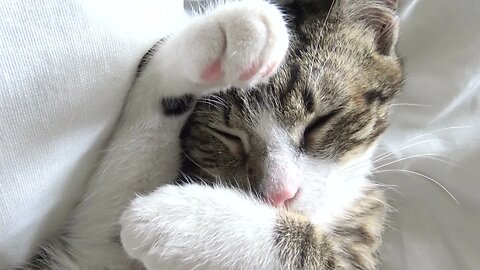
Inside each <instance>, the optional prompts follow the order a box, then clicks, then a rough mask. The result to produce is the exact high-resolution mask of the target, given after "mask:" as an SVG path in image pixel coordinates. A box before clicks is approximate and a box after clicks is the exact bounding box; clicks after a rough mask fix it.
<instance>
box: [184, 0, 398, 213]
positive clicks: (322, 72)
mask: <svg viewBox="0 0 480 270" xmlns="http://www.w3.org/2000/svg"><path fill="white" fill-rule="evenodd" d="M337 8H338V7H337ZM291 9H292V10H293V12H294V13H295V14H296V15H298V14H301V15H302V16H304V17H302V18H300V16H297V19H296V20H294V21H293V23H292V28H294V31H295V32H296V36H295V37H294V38H293V40H292V48H291V50H290V54H289V56H288V58H287V59H286V61H285V64H284V65H283V66H282V67H281V69H280V70H279V71H278V73H277V74H276V75H275V76H274V77H273V78H271V79H270V81H269V83H268V84H265V85H260V86H258V87H256V89H255V90H253V91H241V90H231V91H229V92H227V93H224V94H218V95H215V96H211V97H208V98H206V99H205V100H203V101H201V102H199V103H198V104H197V106H196V108H195V110H194V112H193V114H192V115H191V117H190V119H189V121H188V123H187V125H186V127H185V128H184V131H183V133H182V143H183V149H184V153H185V156H186V158H185V162H184V164H185V165H184V167H183V172H185V173H187V174H189V175H192V176H199V177H201V178H203V179H204V180H205V181H207V182H209V181H211V182H224V183H225V182H226V183H228V184H232V185H234V186H237V187H240V188H242V189H245V190H247V191H253V192H254V193H256V194H258V195H260V196H262V197H264V198H265V199H267V200H269V201H270V202H272V203H273V204H274V205H284V204H285V205H286V206H287V207H294V208H301V209H302V210H303V211H307V212H313V211H314V210H315V209H309V208H312V207H314V206H313V204H311V203H309V202H311V201H315V208H316V209H317V210H318V208H319V207H320V208H321V207H322V205H324V204H332V203H337V204H338V205H339V206H338V207H342V206H341V204H342V202H341V201H342V197H352V196H354V195H355V194H353V193H358V192H361V190H359V189H361V187H362V186H363V185H365V181H366V180H365V179H364V178H365V175H366V174H368V172H369V169H370V168H369V161H368V160H369V158H370V156H371V152H372V149H373V147H374V145H375V142H376V141H377V139H378V137H379V135H381V134H382V133H383V131H384V130H385V128H386V127H387V124H388V115H389V110H390V103H391V100H392V98H393V97H394V96H395V94H396V93H397V92H398V91H399V88H400V85H401V82H402V69H401V65H400V62H399V60H398V58H397V57H396V55H395V54H394V52H393V51H394V50H393V46H394V43H395V41H394V40H391V41H388V40H387V41H385V42H384V41H383V40H382V39H381V38H383V37H381V38H379V35H384V36H385V35H387V34H388V35H390V36H386V37H387V38H391V39H395V38H396V33H393V34H392V33H383V34H382V32H380V34H379V32H377V31H374V29H373V28H372V27H371V25H369V24H368V22H366V21H364V20H360V19H352V17H349V16H353V15H345V14H346V12H338V14H333V15H331V17H330V19H329V21H328V22H327V23H326V24H324V21H325V17H324V16H323V17H322V15H321V14H324V13H322V12H323V11H316V12H317V14H314V15H315V16H313V15H312V14H308V12H307V11H306V10H309V7H306V6H305V5H302V6H301V7H299V6H292V7H291ZM302 12H303V13H302ZM299 20H301V21H299ZM389 23H391V21H389ZM387 25H388V24H387ZM387 30H389V31H396V27H395V28H392V29H387ZM388 42H390V43H388ZM385 44H387V45H385ZM332 201H333V202H332ZM329 207H330V206H329ZM330 208H331V207H330Z"/></svg>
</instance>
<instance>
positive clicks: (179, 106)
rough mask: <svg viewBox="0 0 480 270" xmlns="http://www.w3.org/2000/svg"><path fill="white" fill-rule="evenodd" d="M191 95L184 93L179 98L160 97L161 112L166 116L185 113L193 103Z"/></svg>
mask: <svg viewBox="0 0 480 270" xmlns="http://www.w3.org/2000/svg"><path fill="white" fill-rule="evenodd" d="M194 101H195V99H194V97H193V95H185V96H183V97H181V98H164V99H162V101H161V103H162V107H163V113H164V114H165V115H166V116H176V115H181V114H184V113H186V112H187V111H188V110H189V109H190V108H192V106H193V104H194Z"/></svg>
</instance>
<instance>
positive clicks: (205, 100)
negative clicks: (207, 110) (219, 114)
mask: <svg viewBox="0 0 480 270" xmlns="http://www.w3.org/2000/svg"><path fill="white" fill-rule="evenodd" d="M198 103H203V104H207V105H209V106H212V107H214V108H215V109H217V110H219V109H220V107H218V106H217V105H216V104H215V103H214V102H212V101H211V100H209V99H205V98H204V99H200V100H199V101H198Z"/></svg>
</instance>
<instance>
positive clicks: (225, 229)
mask: <svg viewBox="0 0 480 270" xmlns="http://www.w3.org/2000/svg"><path fill="white" fill-rule="evenodd" d="M372 192H376V191H372ZM377 195H378V194H374V195H372V194H369V195H368V196H367V197H366V198H365V199H364V201H362V202H360V203H359V206H362V208H361V209H360V208H359V209H356V210H354V211H353V212H352V215H354V216H352V217H351V218H352V219H351V220H346V221H345V222H346V223H345V224H343V225H341V226H340V227H338V228H336V229H333V231H332V230H331V229H327V228H322V226H321V225H319V224H314V223H312V222H311V221H310V220H309V219H308V218H307V217H306V216H304V215H302V214H299V213H295V212H290V211H287V210H284V209H276V208H273V207H271V206H268V205H266V204H264V203H261V202H257V201H255V200H253V199H252V198H251V197H249V196H247V195H245V194H242V193H241V192H239V191H238V190H232V189H227V188H221V187H216V188H213V187H208V186H202V185H197V184H191V185H185V186H164V187H161V188H159V189H157V190H156V191H155V192H154V193H152V194H150V195H148V196H145V197H138V198H137V199H135V200H134V201H133V202H132V204H131V205H130V207H129V208H128V209H127V210H126V211H125V212H124V214H123V215H122V218H121V224H122V232H121V240H122V243H123V245H124V247H125V249H126V250H127V252H128V253H129V254H130V256H132V257H134V258H136V259H138V260H140V261H142V262H143V263H144V265H145V266H146V267H147V269H148V270H162V269H172V270H177V269H258V270H265V269H282V270H284V269H285V270H298V269H306V270H322V269H325V270H327V269H328V270H332V269H375V265H376V251H377V249H378V244H379V241H380V240H379V239H380V237H379V234H380V233H381V230H382V228H381V227H382V225H383V222H382V221H383V214H384V213H383V210H382V209H380V208H381V207H380V208H378V207H379V203H378V197H376V196H377Z"/></svg>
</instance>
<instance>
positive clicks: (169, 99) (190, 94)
mask: <svg viewBox="0 0 480 270" xmlns="http://www.w3.org/2000/svg"><path fill="white" fill-rule="evenodd" d="M396 6H397V3H396V1H395V0H339V1H326V0H309V1H307V0H305V1H293V2H292V1H286V2H285V3H280V2H278V3H269V2H265V1H262V0H244V1H227V2H225V3H218V4H217V5H216V6H215V8H213V9H212V10H209V11H207V12H206V13H205V14H204V15H202V16H198V17H195V18H193V19H192V20H191V21H189V22H188V23H186V26H185V27H184V28H182V29H181V30H180V31H178V32H175V33H172V34H171V35H170V36H168V37H165V38H164V39H162V40H161V41H159V42H158V43H157V44H156V45H155V46H154V47H153V48H152V49H151V50H150V51H149V52H148V53H147V54H146V55H145V57H144V58H143V59H142V61H141V62H140V66H139V70H138V78H137V79H136V82H135V84H134V86H133V88H132V90H131V92H130V93H129V96H128V98H127V103H126V105H125V108H124V111H123V113H122V116H121V119H120V122H119V125H118V127H117V129H116V131H115V133H114V136H113V138H112V141H111V142H110V144H109V146H108V151H107V152H106V154H105V156H104V158H103V160H102V162H101V164H100V166H99V168H98V169H97V171H96V173H95V175H94V177H93V178H92V180H91V183H90V185H89V187H88V190H87V191H86V193H85V195H84V196H83V199H82V201H81V203H80V204H79V205H78V207H77V208H76V209H75V211H74V214H73V217H72V219H71V220H70V222H69V224H68V225H67V226H66V228H65V231H64V232H63V234H62V236H61V237H60V238H58V239H57V240H55V241H53V242H52V243H51V244H50V246H49V247H47V248H45V253H44V256H43V257H40V258H39V259H38V260H37V266H38V265H39V266H38V267H39V268H40V269H69V270H70V269H72V270H76V269H89V270H96V269H119V270H120V269H144V268H146V269H148V270H154V269H155V270H159V269H160V270H161V269H375V268H376V266H377V263H378V248H379V246H380V244H381V234H382V231H383V225H384V220H385V215H386V210H385V205H384V195H383V193H382V191H381V190H380V189H379V188H378V187H377V186H376V185H375V184H374V183H373V182H372V181H371V180H370V179H369V175H370V170H371V157H372V153H373V150H374V148H375V143H376V141H377V140H378V138H379V136H380V135H381V134H382V133H383V132H384V130H385V129H386V127H387V126H388V116H389V111H390V108H389V107H390V104H391V100H392V99H393V98H394V97H395V96H396V94H397V93H398V92H399V91H400V89H401V85H402V81H403V71H402V66H401V61H400V60H399V58H398V57H397V55H396V53H395V45H396V40H397V36H398V19H397V17H396ZM229 88H230V89H229ZM225 89H229V90H228V91H227V92H225V91H224V90H225ZM205 95H209V96H207V97H205V98H203V99H202V98H201V97H202V96H205ZM197 98H201V99H200V101H199V102H197V103H196V99H197ZM179 175H180V177H179ZM176 179H178V180H179V183H174V182H175V181H176Z"/></svg>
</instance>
